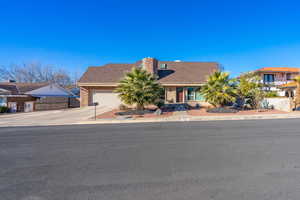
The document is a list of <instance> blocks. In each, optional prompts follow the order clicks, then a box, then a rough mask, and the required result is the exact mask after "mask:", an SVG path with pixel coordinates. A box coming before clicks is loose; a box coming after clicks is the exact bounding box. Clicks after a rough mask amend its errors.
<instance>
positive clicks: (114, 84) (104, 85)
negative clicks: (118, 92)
mask: <svg viewBox="0 0 300 200" xmlns="http://www.w3.org/2000/svg"><path fill="white" fill-rule="evenodd" d="M117 85H118V83H78V86H80V87H81V86H90V87H93V86H103V87H115V86H117Z"/></svg>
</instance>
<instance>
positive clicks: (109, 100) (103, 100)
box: [93, 91, 122, 108]
mask: <svg viewBox="0 0 300 200" xmlns="http://www.w3.org/2000/svg"><path fill="white" fill-rule="evenodd" d="M95 102H98V104H99V106H105V107H110V108H116V107H118V106H119V105H120V104H121V103H122V102H121V100H120V99H119V97H118V94H117V93H113V92H112V91H95V92H94V93H93V103H95Z"/></svg>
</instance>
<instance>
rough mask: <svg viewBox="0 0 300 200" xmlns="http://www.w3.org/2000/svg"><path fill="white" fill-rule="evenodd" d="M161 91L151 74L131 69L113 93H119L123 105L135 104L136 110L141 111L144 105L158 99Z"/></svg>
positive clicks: (142, 70)
mask: <svg viewBox="0 0 300 200" xmlns="http://www.w3.org/2000/svg"><path fill="white" fill-rule="evenodd" d="M162 90H163V88H162V87H161V85H160V84H159V83H157V82H156V79H155V77H154V76H153V75H152V74H150V73H148V72H147V71H145V70H144V69H142V68H133V69H132V70H131V72H129V73H127V74H126V75H125V77H124V79H123V80H121V81H120V83H119V85H118V87H117V89H116V90H115V92H118V93H120V94H119V97H120V98H121V100H122V101H123V102H124V103H125V104H128V105H134V104H135V105H136V108H137V109H138V110H143V109H144V107H145V105H149V104H154V103H156V102H157V101H158V100H159V99H160V97H161V92H162Z"/></svg>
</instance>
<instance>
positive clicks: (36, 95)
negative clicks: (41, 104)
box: [30, 94, 72, 98]
mask: <svg viewBox="0 0 300 200" xmlns="http://www.w3.org/2000/svg"><path fill="white" fill-rule="evenodd" d="M30 96H32V97H39V98H42V97H72V95H47V94H31V95H30Z"/></svg>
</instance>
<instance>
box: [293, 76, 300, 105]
mask: <svg viewBox="0 0 300 200" xmlns="http://www.w3.org/2000/svg"><path fill="white" fill-rule="evenodd" d="M294 81H295V82H296V84H297V87H296V96H295V107H296V108H297V106H298V105H299V104H300V76H296V77H295V78H294Z"/></svg>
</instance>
